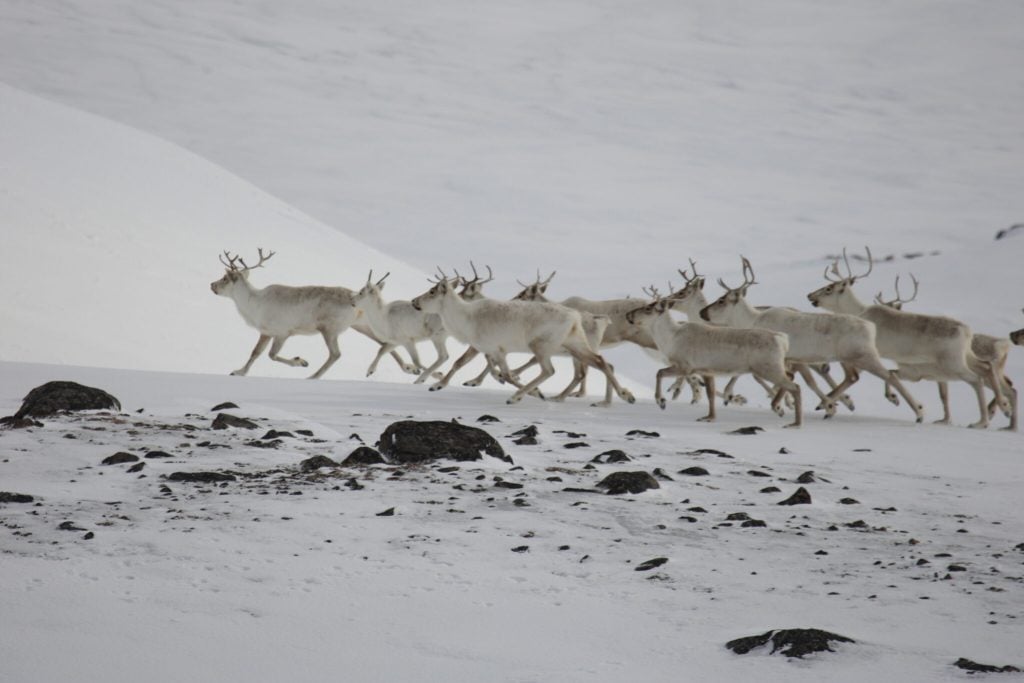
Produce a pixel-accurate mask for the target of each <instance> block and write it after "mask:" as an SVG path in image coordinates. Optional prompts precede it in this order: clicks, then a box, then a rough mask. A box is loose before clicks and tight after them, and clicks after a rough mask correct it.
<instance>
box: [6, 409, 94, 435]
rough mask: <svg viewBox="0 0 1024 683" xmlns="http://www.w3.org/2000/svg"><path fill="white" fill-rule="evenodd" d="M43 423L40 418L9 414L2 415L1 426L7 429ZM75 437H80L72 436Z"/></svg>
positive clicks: (37, 425) (35, 425) (24, 427)
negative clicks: (34, 418)
mask: <svg viewBox="0 0 1024 683" xmlns="http://www.w3.org/2000/svg"><path fill="white" fill-rule="evenodd" d="M42 426H43V423H42V422H40V421H39V420H33V419H32V418H31V417H14V416H13V415H8V416H7V417H0V427H4V428H6V429H29V428H31V427H42ZM71 438H73V439H75V438H78V437H75V436H72V437H71Z"/></svg>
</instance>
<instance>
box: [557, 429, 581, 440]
mask: <svg viewBox="0 0 1024 683" xmlns="http://www.w3.org/2000/svg"><path fill="white" fill-rule="evenodd" d="M554 433H555V434H565V435H566V436H567V437H569V438H570V439H582V438H583V437H585V436H586V434H583V433H581V432H567V431H565V430H564V429H556V430H554Z"/></svg>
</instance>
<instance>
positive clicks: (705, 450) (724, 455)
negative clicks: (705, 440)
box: [686, 448, 732, 458]
mask: <svg viewBox="0 0 1024 683" xmlns="http://www.w3.org/2000/svg"><path fill="white" fill-rule="evenodd" d="M686 455H717V456H718V457H719V458H731V457H732V456H731V455H729V454H728V453H726V452H725V451H720V450H718V449H717V448H698V449H696V450H693V451H687V452H686Z"/></svg>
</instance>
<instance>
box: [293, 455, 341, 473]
mask: <svg viewBox="0 0 1024 683" xmlns="http://www.w3.org/2000/svg"><path fill="white" fill-rule="evenodd" d="M337 466H338V463H336V462H334V461H333V460H331V459H330V458H328V457H327V456H326V455H314V456H313V457H312V458H306V459H305V460H303V461H302V462H300V463H299V469H301V470H302V471H303V472H315V471H316V470H318V469H320V468H321V467H337Z"/></svg>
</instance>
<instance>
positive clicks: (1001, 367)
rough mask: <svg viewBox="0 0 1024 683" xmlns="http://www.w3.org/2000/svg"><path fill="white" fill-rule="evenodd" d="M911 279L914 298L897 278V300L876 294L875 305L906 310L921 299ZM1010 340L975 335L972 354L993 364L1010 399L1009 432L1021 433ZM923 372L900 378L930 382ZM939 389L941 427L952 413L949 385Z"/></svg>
mask: <svg viewBox="0 0 1024 683" xmlns="http://www.w3.org/2000/svg"><path fill="white" fill-rule="evenodd" d="M910 279H911V281H912V282H913V283H914V291H913V293H912V294H911V295H910V298H904V297H903V294H902V293H901V292H900V276H899V275H897V276H896V283H895V287H894V288H895V291H896V297H895V298H893V299H888V300H886V299H884V298H883V297H882V292H879V293H878V294H877V295H875V303H877V304H879V305H880V306H888V307H889V308H893V309H895V310H897V311H902V310H903V306H904V304H908V303H910V302H911V301H913V300H915V299H916V298H917V290H918V285H919V284H920V283H919V282H918V281H917V278H916V277H914V274H913V273H911V274H910ZM1010 345H1011V344H1010V340H1008V339H1006V337H994V336H992V335H989V334H977V333H976V334H974V335H972V336H971V351H972V352H973V353H974V355H975V356H977V357H978V358H979V359H980V360H982V361H985V362H987V363H990V364H991V365H992V369H993V371H994V372H995V375H996V378H997V379H998V380H999V388H1000V390H1001V391H1002V393H1003V394H1004V395H1005V396H1006V397H1007V399H1009V402H1010V411H1009V412H1007V413H1006V416H1007V417H1008V418H1009V419H1010V425H1009V426H1008V427H1007V428H1006V429H1007V430H1009V431H1012V432H1015V431H1017V390H1016V389H1015V388H1014V386H1013V382H1011V381H1010V378H1009V377H1007V376H1006V362H1007V360H1008V359H1009V355H1010ZM919 374H920V373H919V372H918V371H917V370H916V369H915V368H914V367H912V366H910V367H902V366H901V367H900V376H901V377H903V378H904V379H906V380H909V381H915V380H918V379H927V378H926V377H924V376H918V375H919ZM937 384H938V387H939V400H940V401H941V402H942V419H941V420H939V423H941V424H949V423H950V421H951V417H952V416H951V414H950V411H949V383H948V382H945V381H939V382H937ZM997 404H998V401H997V400H996V399H995V398H993V399H992V400H991V401H989V404H988V415H989V419H991V418H992V416H993V415H995V412H996V408H997V407H998V405H997Z"/></svg>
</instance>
